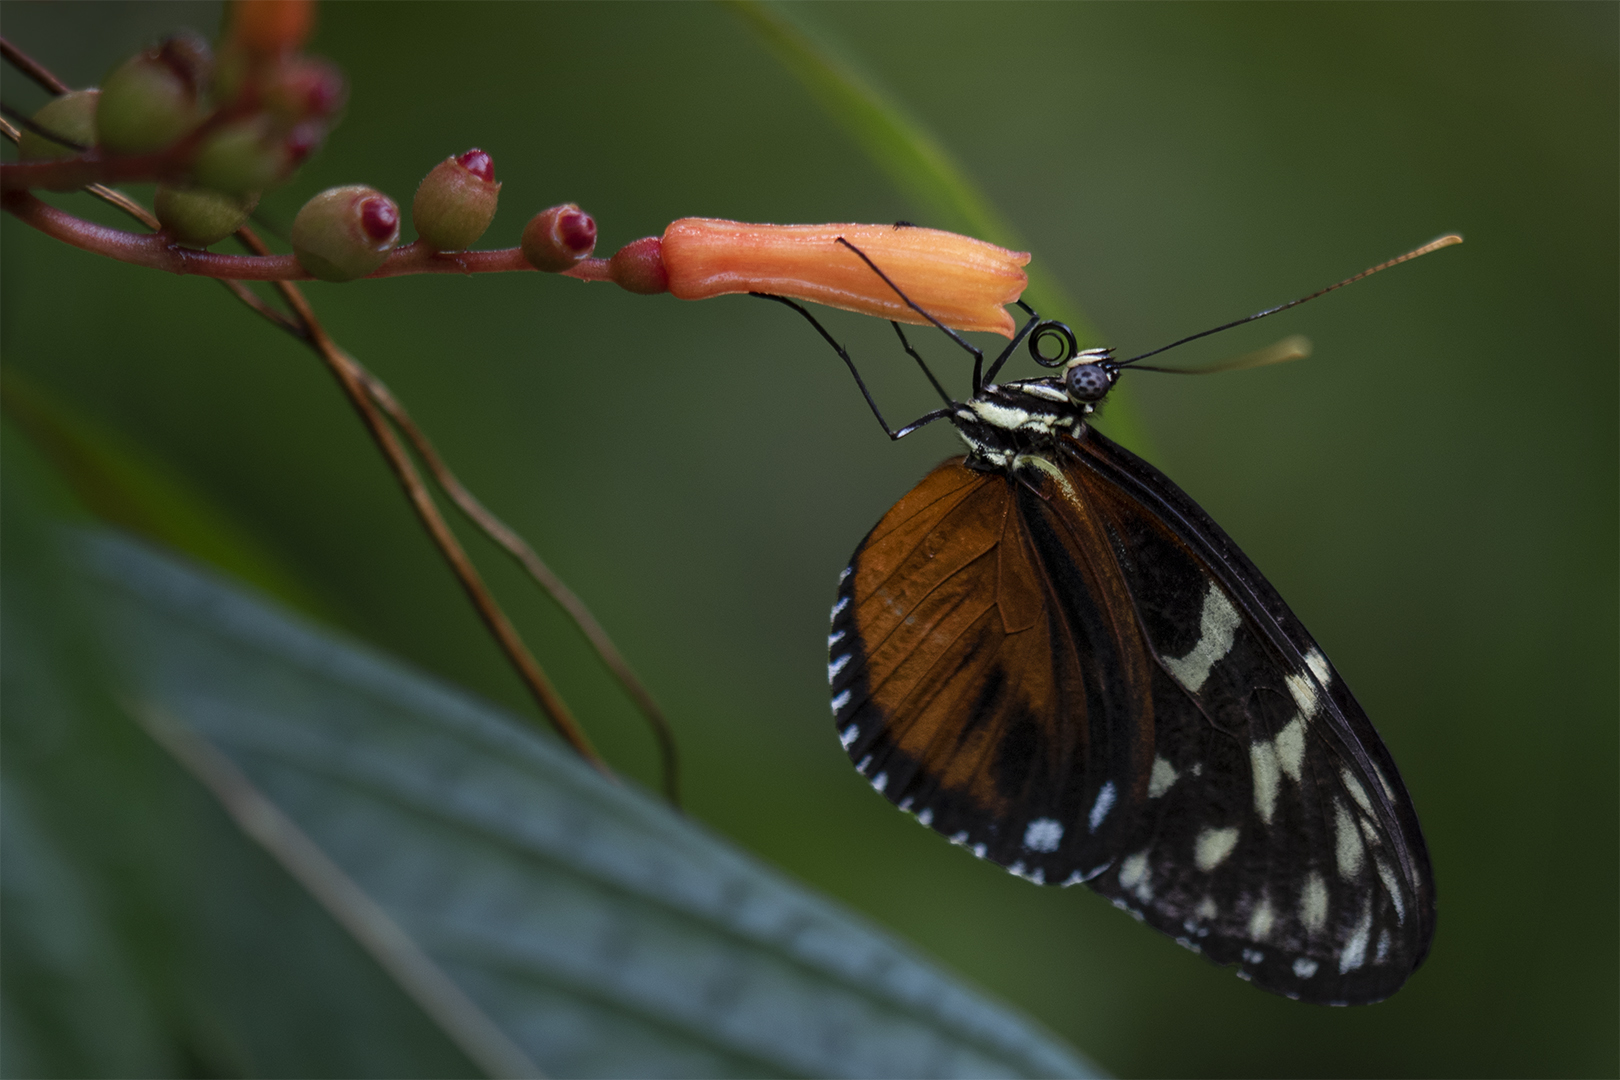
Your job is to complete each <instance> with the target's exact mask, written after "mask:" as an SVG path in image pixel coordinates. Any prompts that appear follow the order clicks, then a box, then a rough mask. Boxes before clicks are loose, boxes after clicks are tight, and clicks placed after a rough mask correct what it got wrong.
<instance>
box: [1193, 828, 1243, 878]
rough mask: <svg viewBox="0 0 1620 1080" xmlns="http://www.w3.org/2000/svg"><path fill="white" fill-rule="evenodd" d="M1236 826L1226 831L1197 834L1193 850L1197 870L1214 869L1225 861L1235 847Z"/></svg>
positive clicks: (1208, 830) (1216, 830)
mask: <svg viewBox="0 0 1620 1080" xmlns="http://www.w3.org/2000/svg"><path fill="white" fill-rule="evenodd" d="M1237 838H1238V831H1237V826H1235V825H1234V826H1231V827H1230V828H1226V829H1205V830H1204V831H1203V832H1201V833H1199V834H1198V842H1197V844H1196V845H1195V846H1194V848H1193V859H1194V861H1195V862H1197V863H1198V869H1200V870H1203V871H1205V872H1206V873H1207V872H1208V871H1210V870H1213V869H1215V868H1216V867H1217V866H1219V865H1221V863H1223V862H1225V861H1226V857H1227V856H1228V855H1230V854H1232V849H1233V848H1234V847H1236V846H1237Z"/></svg>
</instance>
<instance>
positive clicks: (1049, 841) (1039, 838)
mask: <svg viewBox="0 0 1620 1080" xmlns="http://www.w3.org/2000/svg"><path fill="white" fill-rule="evenodd" d="M1062 842H1063V826H1062V825H1061V824H1059V823H1058V822H1056V821H1053V820H1052V819H1051V818H1049V817H1043V818H1036V819H1035V820H1034V821H1032V822H1030V823H1029V827H1028V828H1027V829H1025V830H1024V846H1025V847H1027V848H1029V850H1031V851H1056V850H1057V849H1058V844H1060V843H1062Z"/></svg>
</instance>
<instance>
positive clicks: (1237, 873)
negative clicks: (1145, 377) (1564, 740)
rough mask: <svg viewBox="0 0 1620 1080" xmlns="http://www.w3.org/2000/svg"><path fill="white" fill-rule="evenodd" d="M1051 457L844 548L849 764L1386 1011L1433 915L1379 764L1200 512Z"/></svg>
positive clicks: (1046, 875)
mask: <svg viewBox="0 0 1620 1080" xmlns="http://www.w3.org/2000/svg"><path fill="white" fill-rule="evenodd" d="M1061 445H1062V446H1063V449H1062V450H1061V451H1060V452H1059V453H1057V454H1055V455H1051V456H1026V457H1023V458H1020V459H1019V464H1018V465H1017V466H1016V467H1015V468H1014V470H1013V473H1012V475H1011V476H1009V475H1007V474H1004V473H1000V472H994V473H984V472H976V471H974V470H971V469H969V468H967V467H966V466H965V465H964V464H963V462H962V459H960V458H957V459H952V460H950V461H947V462H945V463H944V464H943V465H941V466H940V467H939V468H938V469H936V470H935V471H934V472H933V473H931V474H930V475H929V476H928V477H927V478H925V479H924V480H923V482H922V483H921V484H919V485H918V486H917V488H916V489H914V490H913V491H912V492H911V494H909V495H908V496H907V497H906V498H905V499H902V500H901V501H900V502H899V503H897V504H896V505H895V507H894V508H893V509H892V510H891V511H890V512H889V513H888V514H887V515H885V517H884V519H883V520H882V521H881V522H879V524H878V526H877V527H876V528H875V529H874V530H873V531H872V533H871V534H870V535H868V537H867V538H866V540H864V541H863V542H862V544H861V546H860V548H858V549H857V551H856V553H855V556H854V558H853V559H852V560H851V563H850V568H849V570H848V571H846V573H845V576H844V578H843V579H842V580H841V582H840V588H839V598H838V602H837V604H836V605H835V607H834V609H833V627H832V634H831V637H830V639H829V646H830V649H829V656H830V663H829V668H828V673H829V681H830V682H831V683H832V689H833V712H834V715H835V717H836V718H837V724H838V728H839V732H840V738H841V739H842V740H843V742H844V745H845V748H846V750H847V751H848V752H849V754H850V756H851V758H852V760H854V761H855V762H856V764H857V768H859V769H860V770H861V772H862V773H863V774H864V775H866V776H867V777H868V778H869V779H870V780H871V781H872V783H873V786H874V787H876V788H877V789H878V790H879V791H881V792H882V793H883V794H884V795H885V796H887V797H888V798H889V799H891V800H892V801H893V802H895V803H896V804H898V805H899V806H900V807H901V808H902V809H907V810H910V811H911V812H912V813H914V814H916V815H917V816H918V819H919V820H920V821H922V822H923V823H924V824H927V825H929V826H931V827H933V828H935V829H936V830H938V831H940V832H942V833H944V834H945V835H946V836H948V837H950V838H951V839H952V840H953V841H954V842H956V843H959V844H962V845H963V846H965V847H968V848H970V849H971V850H973V851H974V853H975V854H977V855H979V856H981V857H986V858H989V859H991V860H992V861H994V862H996V863H998V864H1000V865H1002V866H1005V867H1007V868H1008V869H1009V870H1012V871H1013V872H1014V873H1019V874H1021V875H1023V876H1025V877H1029V878H1030V879H1032V880H1034V881H1037V882H1047V883H1057V882H1061V883H1064V884H1072V883H1075V882H1077V881H1086V882H1087V883H1089V884H1091V885H1092V887H1093V888H1096V889H1098V891H1100V892H1103V893H1104V894H1105V895H1108V896H1109V897H1111V898H1112V899H1114V901H1115V902H1116V903H1117V904H1119V905H1120V906H1124V907H1127V908H1129V909H1130V910H1131V911H1133V912H1134V913H1136V914H1137V915H1139V916H1140V917H1142V918H1144V919H1146V920H1147V921H1149V922H1150V923H1151V924H1152V925H1154V926H1155V927H1157V928H1159V929H1161V930H1164V931H1166V932H1167V933H1170V934H1172V935H1174V936H1176V937H1177V938H1178V939H1180V940H1182V941H1183V943H1184V944H1188V945H1189V946H1191V947H1195V948H1199V949H1200V950H1201V951H1204V952H1205V953H1206V954H1207V955H1209V956H1210V957H1211V958H1212V959H1215V960H1216V961H1217V962H1221V963H1238V964H1240V965H1242V967H1241V968H1240V972H1241V973H1242V974H1244V975H1245V976H1246V977H1249V978H1252V979H1253V980H1254V981H1256V982H1257V983H1259V984H1260V985H1263V986H1265V987H1266V988H1268V989H1272V990H1275V991H1278V992H1281V993H1286V994H1290V995H1292V996H1297V997H1303V998H1306V999H1308V1000H1314V1001H1335V1002H1337V1001H1346V1002H1348V1001H1370V1000H1377V999H1378V998H1381V997H1384V996H1387V994H1388V993H1391V992H1393V990H1394V989H1395V988H1396V987H1398V986H1399V985H1400V983H1401V982H1402V981H1404V979H1405V977H1406V975H1407V974H1409V973H1410V971H1411V970H1412V969H1413V968H1414V967H1415V966H1416V964H1417V962H1418V961H1420V960H1421V958H1422V955H1423V953H1424V951H1426V949H1427V942H1428V937H1429V935H1430V934H1431V933H1432V926H1433V918H1432V888H1431V887H1430V886H1429V885H1428V880H1429V879H1428V866H1427V856H1426V854H1425V853H1424V851H1423V847H1422V839H1421V835H1420V834H1419V833H1418V832H1417V826H1416V819H1415V816H1413V815H1412V814H1411V811H1410V802H1409V800H1408V799H1407V798H1406V795H1405V792H1404V790H1403V789H1401V788H1400V787H1399V786H1398V785H1399V783H1400V781H1399V777H1398V775H1397V774H1396V773H1395V770H1394V765H1393V762H1391V761H1390V760H1389V757H1388V754H1387V752H1386V751H1385V750H1384V749H1383V746H1382V744H1381V743H1380V742H1379V741H1378V739H1377V736H1376V734H1375V733H1374V732H1373V731H1372V728H1371V725H1370V724H1368V723H1367V721H1366V718H1365V716H1364V715H1363V714H1362V713H1361V711H1360V709H1359V707H1357V706H1356V705H1355V702H1354V699H1353V698H1351V697H1350V696H1349V694H1348V692H1347V691H1345V690H1344V689H1343V684H1342V681H1340V680H1339V679H1338V678H1337V676H1336V674H1334V673H1333V672H1332V669H1331V668H1330V667H1329V666H1328V665H1327V663H1326V661H1325V659H1322V657H1321V653H1320V650H1317V649H1316V648H1315V645H1314V643H1312V642H1311V641H1310V639H1309V637H1308V635H1306V634H1305V632H1304V630H1303V628H1301V627H1300V626H1299V624H1298V621H1297V620H1295V619H1294V618H1293V616H1292V615H1291V614H1290V613H1289V612H1288V610H1287V608H1286V607H1285V606H1284V605H1283V604H1282V602H1281V600H1280V599H1279V598H1278V597H1277V596H1276V594H1275V592H1274V591H1273V590H1271V589H1270V587H1269V586H1268V585H1267V584H1266V583H1265V581H1264V579H1263V578H1261V577H1260V576H1259V574H1258V572H1257V571H1255V569H1254V567H1253V566H1252V565H1251V564H1249V563H1248V561H1247V560H1246V559H1245V558H1244V557H1243V556H1242V554H1241V553H1240V552H1238V551H1237V549H1236V547H1235V546H1234V545H1232V543H1231V541H1230V540H1228V539H1227V538H1226V537H1225V535H1224V534H1223V533H1221V532H1220V530H1219V529H1218V528H1217V527H1216V526H1215V525H1214V524H1213V523H1212V522H1210V521H1209V519H1208V518H1207V516H1205V515H1204V514H1203V513H1202V511H1200V510H1199V509H1198V508H1197V506H1196V505H1195V504H1193V503H1192V501H1191V500H1190V499H1188V498H1187V497H1186V496H1185V495H1184V494H1183V493H1181V492H1180V491H1179V490H1178V489H1176V488H1175V486H1174V485H1173V484H1171V483H1170V482H1169V481H1168V480H1167V479H1165V478H1164V477H1163V476H1162V475H1161V474H1159V473H1158V472H1157V471H1156V470H1154V469H1152V468H1151V466H1148V465H1146V463H1144V462H1141V461H1140V460H1139V459H1136V458H1134V457H1132V456H1131V455H1129V454H1128V453H1126V452H1125V451H1124V450H1122V449H1120V448H1118V447H1117V446H1115V445H1114V444H1112V443H1108V442H1106V440H1103V439H1102V438H1101V437H1100V436H1097V435H1095V433H1088V435H1087V438H1086V439H1085V440H1083V441H1078V442H1077V441H1074V440H1065V441H1064V442H1063V443H1062V444H1061ZM1307 705H1309V706H1310V709H1307V708H1306V706H1307ZM1301 717H1304V719H1303V720H1301ZM1296 721H1299V722H1298V723H1296ZM1291 725H1292V726H1291ZM1358 792H1359V796H1358ZM1356 844H1359V845H1360V846H1359V847H1355V846H1354V845H1356ZM1358 853H1359V854H1358Z"/></svg>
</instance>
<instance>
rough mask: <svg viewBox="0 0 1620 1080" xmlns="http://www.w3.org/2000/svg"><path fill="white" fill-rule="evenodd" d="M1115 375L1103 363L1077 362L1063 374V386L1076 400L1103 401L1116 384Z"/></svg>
mask: <svg viewBox="0 0 1620 1080" xmlns="http://www.w3.org/2000/svg"><path fill="white" fill-rule="evenodd" d="M1114 375H1115V372H1114V371H1113V370H1112V369H1110V368H1108V367H1106V366H1104V365H1103V364H1076V365H1075V366H1074V367H1072V368H1070V369H1069V373H1068V374H1067V375H1065V376H1063V386H1064V389H1065V390H1067V391H1068V392H1069V397H1070V398H1071V399H1072V400H1074V401H1101V400H1102V399H1103V397H1104V396H1106V395H1107V393H1108V390H1109V388H1110V387H1112V386H1113V385H1114Z"/></svg>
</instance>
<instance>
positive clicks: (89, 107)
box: [17, 90, 101, 161]
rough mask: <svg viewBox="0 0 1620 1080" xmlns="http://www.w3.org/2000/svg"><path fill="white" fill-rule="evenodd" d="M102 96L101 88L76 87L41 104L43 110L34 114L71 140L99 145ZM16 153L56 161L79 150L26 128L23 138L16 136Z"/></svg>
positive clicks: (39, 121)
mask: <svg viewBox="0 0 1620 1080" xmlns="http://www.w3.org/2000/svg"><path fill="white" fill-rule="evenodd" d="M100 96H101V91H99V90H74V91H73V92H71V93H67V94H63V95H62V96H61V97H59V98H54V99H52V100H51V101H47V102H46V103H45V104H44V105H42V106H40V110H39V111H38V112H36V113H35V114H34V123H36V124H38V125H39V126H40V127H42V128H44V129H45V130H46V131H50V132H54V133H56V134H57V135H60V136H62V138H64V139H66V140H67V141H68V142H72V143H78V144H79V145H80V146H82V147H84V148H85V149H89V148H90V147H92V146H94V145H96V99H97V98H99V97H100ZM17 154H18V156H20V157H21V158H22V159H23V160H24V161H55V160H56V159H58V158H70V157H77V156H78V155H79V151H78V150H75V149H73V148H72V147H71V146H63V145H62V144H61V143H59V142H52V141H51V140H50V139H47V138H46V137H45V136H43V135H36V134H34V133H33V132H32V131H26V130H25V131H24V132H23V133H22V138H20V139H19V140H17Z"/></svg>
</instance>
